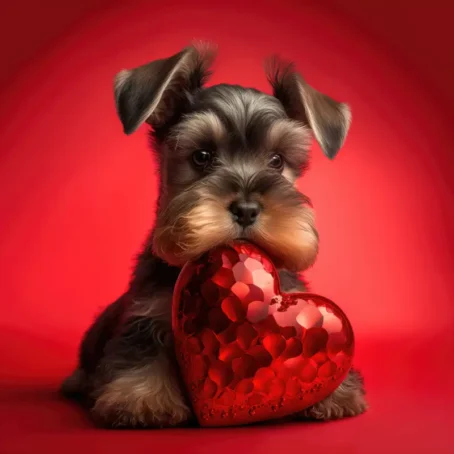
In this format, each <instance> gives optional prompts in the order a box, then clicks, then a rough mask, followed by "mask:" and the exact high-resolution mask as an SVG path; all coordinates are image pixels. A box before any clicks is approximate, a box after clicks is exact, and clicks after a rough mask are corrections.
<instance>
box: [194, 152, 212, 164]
mask: <svg viewBox="0 0 454 454" xmlns="http://www.w3.org/2000/svg"><path fill="white" fill-rule="evenodd" d="M212 161H213V153H211V152H209V151H206V150H197V151H195V152H194V153H193V154H192V162H193V163H194V165H195V166H196V167H201V168H203V167H206V166H208V165H210V164H211V162H212Z"/></svg>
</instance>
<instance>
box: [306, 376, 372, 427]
mask: <svg viewBox="0 0 454 454" xmlns="http://www.w3.org/2000/svg"><path fill="white" fill-rule="evenodd" d="M368 407H369V405H368V403H367V401H366V398H365V392H364V384H363V379H362V377H361V375H360V374H359V373H358V372H357V371H355V370H351V371H350V372H349V374H348V375H347V378H346V379H345V380H344V381H343V382H342V384H341V385H340V386H339V387H338V388H337V389H336V390H335V391H334V392H333V393H332V394H331V395H329V396H328V397H327V398H326V399H324V400H322V401H321V402H318V403H317V404H315V405H313V406H312V407H309V408H307V409H306V410H304V411H303V412H301V413H300V414H299V415H298V416H299V417H300V418H304V419H316V420H324V421H328V420H333V419H341V418H345V417H349V416H357V415H360V414H362V413H364V412H365V411H366V410H367V409H368Z"/></svg>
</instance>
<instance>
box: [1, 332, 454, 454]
mask: <svg viewBox="0 0 454 454" xmlns="http://www.w3.org/2000/svg"><path fill="white" fill-rule="evenodd" d="M19 334H20V333H14V332H6V333H5V332H4V331H3V334H2V335H1V337H3V339H1V338H0V344H1V345H2V348H1V349H2V357H5V356H6V364H5V366H6V367H5V368H4V369H3V371H2V373H1V383H0V385H1V386H0V453H1V454H19V453H20V454H23V453H27V454H28V453H32V452H47V453H54V452H59V453H60V452H61V453H64V454H70V453H73V452H74V453H83V454H88V453H92V452H93V453H95V452H96V453H99V452H101V453H104V452H109V453H112V454H115V453H124V452H127V451H130V450H131V449H137V448H140V452H147V451H148V450H149V452H155V450H157V449H162V450H165V451H166V452H169V453H170V452H177V451H178V452H194V453H200V454H203V453H210V454H211V453H214V452H215V453H216V454H221V453H233V452H234V453H235V454H239V453H243V452H244V453H248V454H252V453H260V454H264V453H274V452H279V451H280V450H282V449H286V450H287V452H288V453H293V452H295V453H296V452H298V453H300V452H302V451H306V452H307V450H313V452H316V453H318V454H322V453H325V452H326V453H349V454H351V453H367V454H373V453H391V454H392V453H415V454H419V453H421V454H425V453H427V454H442V453H452V452H454V434H453V428H454V418H453V412H452V408H453V405H454V392H453V389H452V388H449V385H450V383H452V380H451V379H450V377H452V372H453V371H454V368H453V359H454V355H453V354H452V352H453V349H452V344H451V345H450V344H448V343H446V339H444V340H443V339H432V340H422V339H413V340H403V339H399V340H396V341H395V342H391V341H387V342H386V344H382V343H380V342H372V341H370V340H364V341H361V339H358V349H357V355H356V359H357V364H358V365H359V366H360V367H361V368H362V370H363V372H364V374H365V376H366V381H367V386H368V394H369V401H370V405H371V408H370V410H369V412H368V413H367V414H365V415H362V416H360V417H357V418H353V419H348V420H343V421H338V422H330V423H310V424H308V423H290V424H288V423H285V424H280V425H277V424H276V425H265V426H254V427H244V428H232V429H178V430H150V431H108V430H101V429H97V428H95V427H93V426H92V424H91V422H90V421H89V420H88V418H87V417H86V415H85V413H84V412H83V411H82V410H81V409H79V408H78V407H77V406H74V405H73V404H72V403H69V402H66V401H64V400H62V399H61V398H60V397H59V396H58V394H57V393H56V388H57V386H58V383H59V380H60V378H61V377H62V376H63V375H64V373H65V371H67V370H70V369H71V367H72V364H73V359H74V354H75V352H74V348H68V347H67V346H62V345H59V344H58V343H55V342H46V341H42V340H38V339H33V338H29V339H27V338H24V337H23V335H22V334H21V335H20V336H19ZM6 336H8V337H6ZM7 339H8V340H7ZM11 345H14V349H13V351H12V352H11V350H9V351H10V352H11V354H10V355H9V358H8V355H4V354H3V353H5V352H6V351H7V349H6V348H5V347H6V346H11ZM43 358H44V359H43ZM444 386H446V389H445V388H444Z"/></svg>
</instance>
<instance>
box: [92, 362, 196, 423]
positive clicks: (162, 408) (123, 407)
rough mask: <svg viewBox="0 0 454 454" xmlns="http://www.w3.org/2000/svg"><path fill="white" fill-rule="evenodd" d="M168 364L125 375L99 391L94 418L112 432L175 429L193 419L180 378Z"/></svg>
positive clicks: (158, 363) (93, 413) (137, 370)
mask: <svg viewBox="0 0 454 454" xmlns="http://www.w3.org/2000/svg"><path fill="white" fill-rule="evenodd" d="M164 362H165V360H164V359H161V360H158V361H155V362H153V363H152V364H150V365H146V366H143V367H141V368H135V369H130V370H125V371H122V372H121V374H119V375H117V377H116V378H115V379H114V380H112V381H111V382H110V383H107V384H106V385H104V386H103V387H102V388H101V389H100V390H99V391H98V393H97V394H98V395H97V397H96V399H95V404H94V406H93V408H92V415H93V418H94V420H95V422H97V423H98V424H99V425H101V426H104V427H112V428H116V427H118V428H120V427H124V428H141V427H172V426H178V425H183V424H185V423H187V422H188V421H189V420H190V419H191V411H190V409H189V407H188V406H187V405H186V403H185V401H184V398H183V395H182V393H181V390H180V388H179V385H178V383H177V380H176V378H175V377H174V376H173V375H171V374H169V373H168V372H169V371H168V368H167V367H166V364H164Z"/></svg>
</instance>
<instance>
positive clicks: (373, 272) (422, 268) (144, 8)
mask: <svg viewBox="0 0 454 454" xmlns="http://www.w3.org/2000/svg"><path fill="white" fill-rule="evenodd" d="M447 3H448V2H447ZM453 13H454V10H453V7H452V6H449V7H448V6H443V5H442V2H441V0H432V1H431V2H430V8H429V7H428V6H427V3H425V6H417V5H416V4H415V2H412V1H403V0H394V1H392V2H389V1H384V0H374V1H371V0H369V1H367V2H365V1H361V0H348V1H347V0H343V1H342V0H327V1H324V2H320V1H318V2H317V1H313V2H312V1H296V0H295V1H290V0H280V1H264V0H262V1H255V0H254V1H249V2H247V1H244V0H243V1H237V0H232V1H231V2H230V3H229V2H227V1H226V2H215V1H211V2H204V1H192V2H184V1H180V0H169V1H166V2H160V3H158V2H153V1H144V2H142V1H129V2H126V1H124V2H118V1H108V0H91V1H89V0H79V1H78V2H69V3H67V2H61V1H55V0H40V1H34V2H33V1H15V2H11V3H9V4H6V5H2V14H1V19H0V21H1V23H0V43H1V44H0V49H1V62H2V63H1V65H2V71H1V72H0V99H1V102H0V117H1V118H0V141H1V149H0V153H1V154H0V213H1V223H0V268H1V273H0V284H1V295H2V299H1V308H2V312H1V316H0V354H1V363H0V364H1V366H0V385H1V389H0V453H1V454H10V453H28V452H32V451H33V452H35V451H37V450H43V451H46V450H47V452H57V451H58V452H61V451H64V452H68V453H69V452H80V451H81V450H83V451H85V452H105V451H107V450H109V451H110V452H112V453H114V452H124V451H125V450H130V449H140V450H145V449H149V450H161V449H165V450H169V451H172V450H177V449H182V450H186V451H187V452H196V453H202V454H203V453H208V452H209V453H211V452H213V451H214V450H217V452H219V453H221V452H222V453H224V452H225V453H227V452H232V451H235V452H248V453H255V452H257V453H258V452H260V453H263V452H273V451H276V449H282V448H285V449H286V451H288V452H301V451H302V450H305V451H310V450H312V451H313V452H336V453H341V452H348V453H352V452H358V453H363V452H365V453H375V452H377V453H378V452H387V453H394V452H396V453H397V452H399V453H406V452H413V453H427V452H431V453H443V452H453V450H454V447H453V446H454V437H453V436H452V434H451V433H449V430H448V428H449V427H450V426H452V424H453V421H452V406H453V404H454V392H453V390H452V380H451V379H450V378H449V377H450V376H452V373H453V372H454V334H453V333H454V302H453V301H454V290H453V286H454V284H453V278H452V271H453V269H454V266H453V265H454V253H453V252H454V235H453V232H454V203H453V196H454V170H453V169H454V152H453V145H452V120H453V118H452V117H453V115H452V106H453V102H454V84H453V80H454V59H453V58H452V55H454V39H453V34H452V23H451V21H452V17H453ZM192 38H207V39H211V40H213V41H215V42H217V43H218V44H219V46H220V54H219V58H218V61H217V63H216V72H215V75H214V77H213V78H212V81H211V83H218V82H230V83H239V84H244V85H249V86H255V87H256V88H259V89H263V90H268V86H267V83H266V80H265V76H264V74H263V72H262V69H261V64H262V60H263V58H264V57H265V56H267V55H269V54H271V53H274V52H278V53H281V54H282V55H283V56H285V57H287V58H290V59H293V60H295V61H296V63H297V65H298V67H299V68H300V70H301V71H302V72H303V73H304V74H305V76H306V78H307V79H308V81H309V82H310V83H312V84H313V85H314V86H315V87H316V88H318V89H319V90H321V91H325V92H327V93H329V94H330V95H332V96H333V97H335V98H338V99H339V100H345V101H348V102H349V103H350V104H351V106H352V110H353V124H352V128H351V133H350V136H349V138H348V140H347V142H346V145H345V147H344V149H343V150H342V151H341V153H340V154H339V156H338V158H337V159H336V160H335V161H333V162H330V161H328V160H327V159H325V158H324V157H323V156H322V154H321V152H320V150H319V148H318V147H317V146H314V149H313V163H312V168H311V171H310V172H309V173H308V175H307V176H306V177H305V178H304V179H303V180H302V181H301V183H300V184H301V187H302V189H304V191H305V192H306V193H307V194H308V195H309V196H310V197H311V198H312V200H313V202H314V204H315V208H316V210H317V214H318V226H319V230H320V234H321V253H320V256H319V260H318V262H317V264H316V265H315V267H314V268H313V269H312V270H311V271H310V272H309V273H308V277H309V279H310V281H311V283H312V289H313V290H314V291H317V292H319V293H322V294H325V295H326V296H328V297H330V298H332V299H333V300H335V301H336V302H337V303H338V304H339V305H341V307H342V308H343V309H344V310H345V312H346V313H347V314H348V316H349V318H350V320H351V322H352V324H353V326H354V328H355V332H356V336H357V345H358V347H357V359H356V362H357V365H358V366H359V367H360V368H361V369H362V370H363V372H364V374H365V376H366V383H367V387H368V390H369V400H370V403H371V409H370V411H369V412H368V413H367V414H366V415H363V416H361V417H359V418H356V419H352V420H344V421H340V422H335V423H329V424H290V425H288V424H287V425H282V426H271V427H269V426H268V427H263V426H262V427H250V428H244V429H223V430H172V431H153V432H124V431H123V432H107V431H102V430H98V429H94V428H93V427H92V426H91V424H90V422H89V421H88V420H87V418H86V416H85V415H84V413H82V412H81V411H79V409H77V408H75V407H74V406H72V405H71V404H69V403H67V402H64V401H61V400H60V399H59V398H58V396H57V395H56V394H55V389H56V386H57V384H58V383H59V381H60V380H61V378H62V377H63V376H64V375H65V374H67V373H69V372H70V371H71V369H72V367H74V364H75V359H76V350H77V344H78V341H79V339H80V336H81V335H82V333H83V331H84V329H85V328H86V327H87V325H88V323H90V321H91V320H92V318H93V316H94V315H95V313H96V312H97V311H98V310H99V309H100V308H101V307H103V306H104V305H106V304H107V303H108V302H110V301H112V300H113V299H114V298H116V297H117V296H118V295H119V294H120V292H122V291H123V290H124V288H125V286H126V284H127V280H128V276H129V272H130V269H131V266H132V258H133V255H134V254H135V253H136V252H137V250H138V248H139V247H140V245H141V242H142V241H143V239H144V236H145V233H146V231H147V230H148V228H149V227H150V226H151V225H152V222H153V216H154V215H153V206H154V202H155V198H156V180H155V177H154V168H153V162H152V160H151V158H150V153H149V150H148V148H147V139H146V133H145V128H142V129H140V130H139V132H138V133H136V134H135V135H133V136H131V137H126V136H124V135H123V134H122V130H121V126H120V123H119V120H118V119H117V118H116V116H115V110H114V104H113V95H112V79H113V76H114V74H115V73H116V72H117V71H119V70H120V69H122V68H124V67H126V68H128V67H132V66H136V65H138V64H142V63H145V62H147V61H149V60H152V59H155V58H162V57H165V56H168V55H170V54H172V53H174V52H176V51H178V50H179V49H180V48H181V47H183V46H184V45H186V44H187V43H188V41H190V40H191V39H192ZM450 387H451V389H450Z"/></svg>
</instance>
